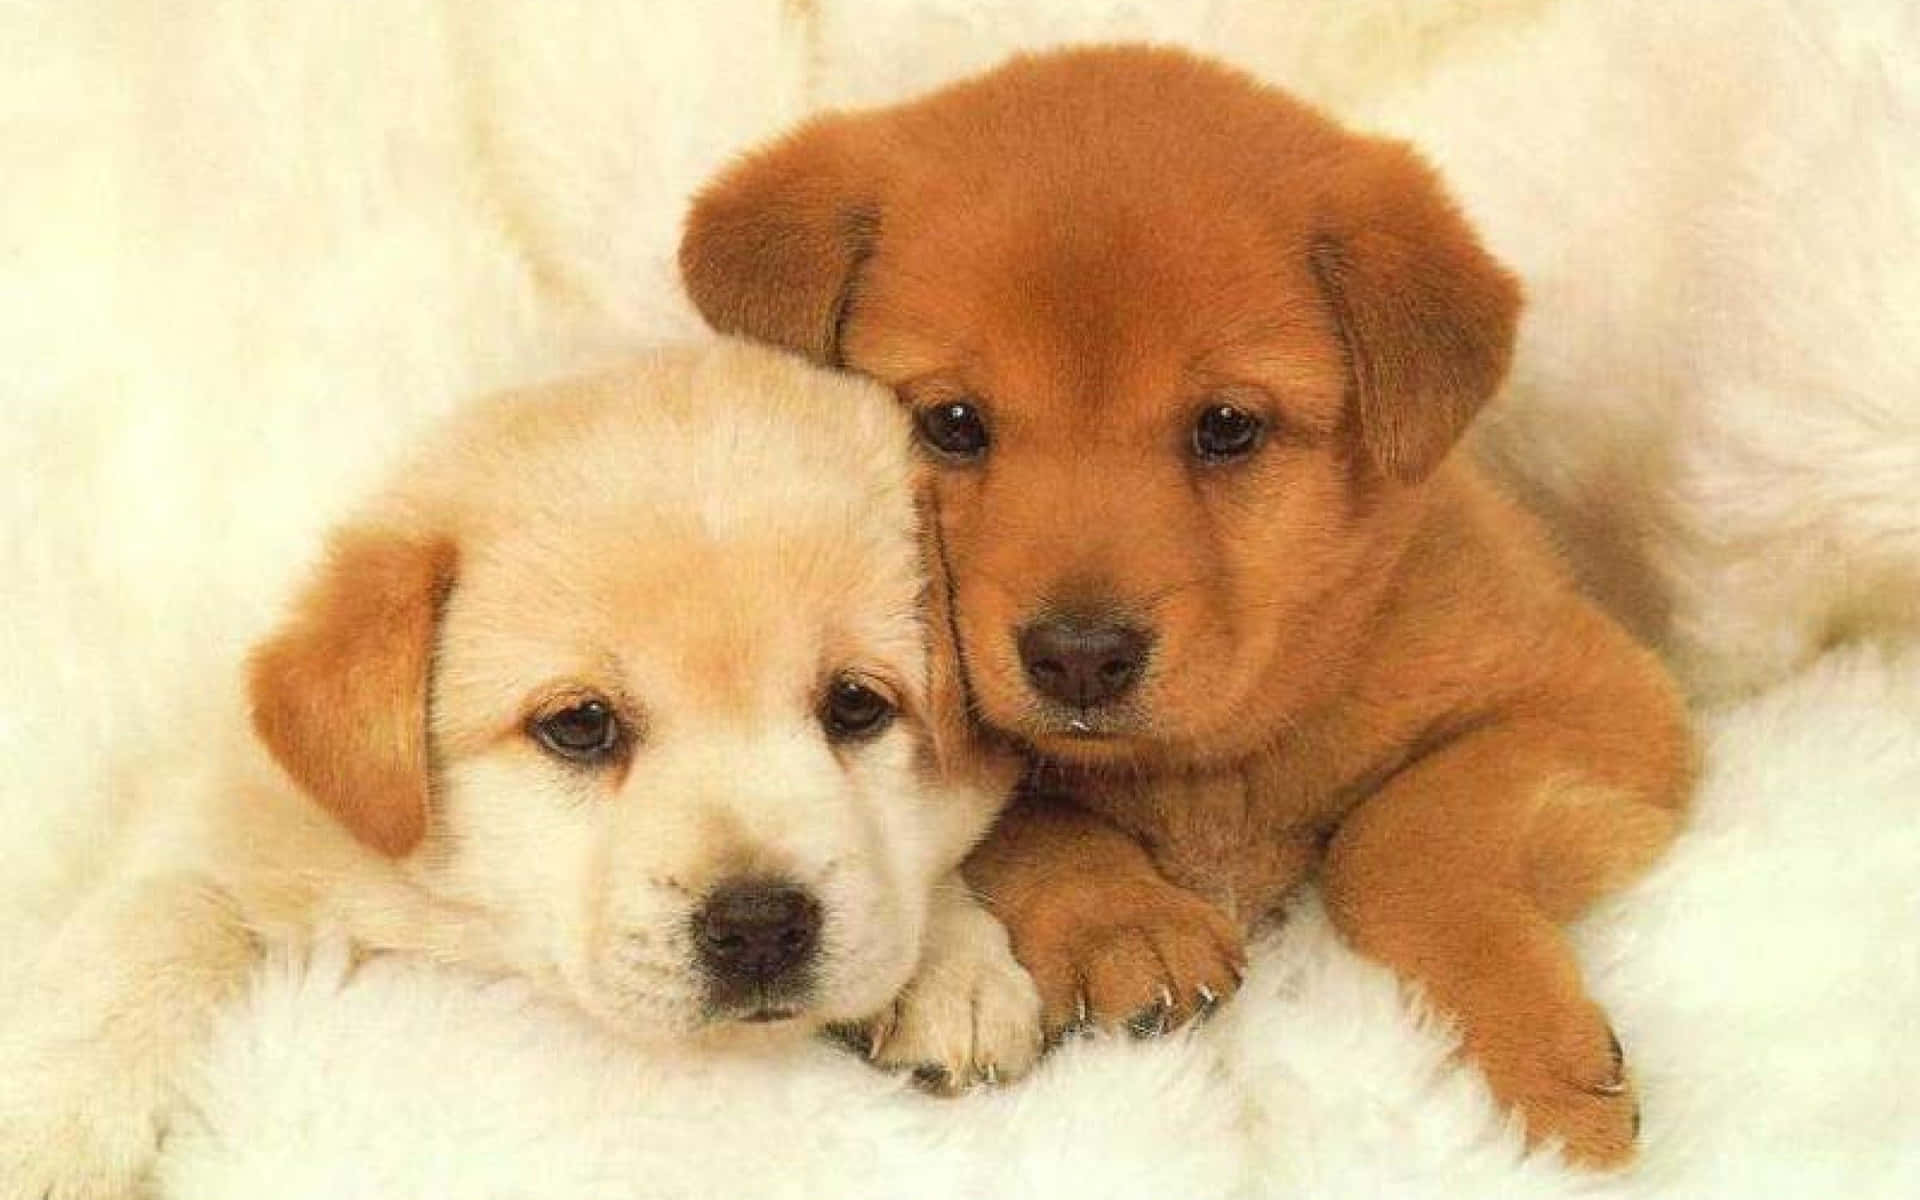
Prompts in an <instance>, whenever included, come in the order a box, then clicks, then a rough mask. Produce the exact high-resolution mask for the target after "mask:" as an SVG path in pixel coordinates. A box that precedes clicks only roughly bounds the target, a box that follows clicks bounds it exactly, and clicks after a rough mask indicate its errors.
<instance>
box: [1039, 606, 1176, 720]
mask: <svg viewBox="0 0 1920 1200" xmlns="http://www.w3.org/2000/svg"><path fill="white" fill-rule="evenodd" d="M1146 661H1147V635H1146V634H1144V633H1142V632H1140V631H1139V630H1138V629H1135V628H1133V627H1132V626H1130V625H1114V624H1109V623H1106V622H1101V621H1088V620H1084V619H1081V618H1077V617H1052V618H1048V619H1047V620H1043V621H1035V622H1034V623H1033V624H1031V625H1029V626H1027V627H1026V628H1025V629H1023V630H1021V631H1020V664H1021V665H1022V666H1023V667H1025V668H1026V671H1027V679H1028V680H1029V681H1031V682H1032V684H1033V686H1034V690H1035V691H1038V692H1039V693H1040V694H1041V695H1043V696H1048V697H1051V698H1052V699H1055V700H1058V701H1060V702H1061V703H1062V704H1071V705H1073V706H1074V707H1076V708H1094V707H1097V706H1099V705H1102V704H1108V703H1111V702H1112V701H1115V700H1118V699H1119V698H1120V697H1122V696H1124V695H1126V694H1127V692H1129V691H1131V690H1132V688H1133V685H1134V684H1135V683H1136V682H1137V681H1138V680H1139V678H1140V668H1141V667H1142V666H1144V665H1145V663H1146Z"/></svg>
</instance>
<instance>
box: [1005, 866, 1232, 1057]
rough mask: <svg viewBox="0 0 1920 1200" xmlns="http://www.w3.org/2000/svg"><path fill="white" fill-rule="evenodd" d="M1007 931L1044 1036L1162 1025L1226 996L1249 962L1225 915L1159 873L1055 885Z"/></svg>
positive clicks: (1153, 1030)
mask: <svg viewBox="0 0 1920 1200" xmlns="http://www.w3.org/2000/svg"><path fill="white" fill-rule="evenodd" d="M1008 929H1009V932H1010V933H1011V935H1012V937H1013V944H1014V951H1015V954H1016V956H1017V957H1018V958H1019V959H1020V961H1021V962H1022V963H1024V964H1025V965H1026V967H1027V970H1029V971H1030V972H1032V973H1033V979H1034V983H1035V984H1036V985H1037V986H1038V987H1039V989H1040V999H1041V1006H1042V1012H1041V1019H1042V1022H1043V1024H1044V1027H1045V1029H1046V1033H1047V1036H1048V1038H1049V1039H1057V1038H1059V1037H1061V1036H1063V1035H1064V1034H1066V1033H1069V1032H1071V1031H1073V1030H1075V1029H1077V1028H1080V1027H1083V1026H1086V1025H1095V1026H1098V1027H1100V1028H1103V1029H1117V1028H1125V1029H1127V1030H1128V1031H1129V1032H1131V1033H1133V1034H1135V1035H1136V1036H1140V1037H1151V1036H1154V1035H1157V1034H1161V1033H1165V1032H1168V1031H1169V1030H1172V1029H1175V1028H1178V1027H1179V1026H1180V1025H1181V1024H1183V1023H1184V1022H1186V1021H1187V1020H1188V1019H1189V1018H1192V1017H1196V1016H1204V1015H1206V1014H1208V1013H1210V1012H1211V1011H1212V1010H1213V1009H1214V1007H1215V1006H1217V1005H1218V1004H1219V1003H1220V1002H1221V1001H1223V1000H1225V999H1226V998H1227V997H1228V996H1230V995H1232V994H1233V992H1234V990H1235V989H1236V988H1238V987H1239V985H1240V977H1241V975H1242V974H1243V973H1244V971H1245V965H1246V952H1245V950H1244V949H1243V948H1242V945H1241V939H1240V931H1239V930H1238V929H1237V928H1235V927H1234V924H1233V922H1232V921H1231V920H1229V919H1228V918H1227V915H1226V914H1225V913H1223V912H1221V911H1220V910H1219V909H1217V908H1215V907H1214V906H1213V905H1211V904H1209V903H1207V902H1206V901H1205V900H1203V899H1201V898H1200V897H1199V896H1197V895H1195V894H1193V893H1192V892H1189V891H1187V890H1186V889H1184V888H1180V887H1176V886H1175V885H1173V884H1171V883H1167V882H1166V881H1164V880H1162V879H1159V878H1157V877H1149V878H1142V879H1128V880H1125V881H1117V882H1114V883H1111V884H1109V885H1107V886H1097V885H1096V886H1089V887H1084V888H1082V887H1075V888H1071V889H1068V888H1061V889H1057V890H1055V891H1053V892H1050V893H1047V894H1044V895H1041V896H1037V897H1036V898H1035V899H1034V900H1033V901H1032V902H1030V903H1029V904H1028V905H1027V906H1026V907H1025V908H1024V909H1023V910H1022V911H1021V912H1020V913H1018V914H1016V915H1015V916H1013V917H1011V918H1010V919H1009V921H1008Z"/></svg>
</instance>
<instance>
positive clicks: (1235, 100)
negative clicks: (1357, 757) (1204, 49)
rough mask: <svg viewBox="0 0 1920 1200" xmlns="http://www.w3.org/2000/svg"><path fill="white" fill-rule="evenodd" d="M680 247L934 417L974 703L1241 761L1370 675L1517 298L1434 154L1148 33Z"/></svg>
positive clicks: (1000, 715)
mask: <svg viewBox="0 0 1920 1200" xmlns="http://www.w3.org/2000/svg"><path fill="white" fill-rule="evenodd" d="M681 266H682V270H683V272H684V274H685V277H686V281H687V285H688V288H689V290H690V292H691V294H692V296H693V299H694V301H695V303H696V304H697V305H698V306H699V308H700V310H701V311H702V312H703V313H704V314H705V315H706V317H707V319H708V320H709V321H711V322H712V323H713V324H714V325H715V326H717V327H719V328H721V329H723V330H729V331H737V332H742V333H746V334H749V335H751V336H755V337H759V338H763V339H766V340H770V341H774V342H778V343H780V344H783V345H786V346H789V347H792V348H794V349H798V350H800V351H802V352H804V353H806V354H808V355H809V356H811V357H813V358H815V359H816V360H819V361H823V362H829V363H836V364H840V365H844V366H846V367H848V368H850V369H854V370H858V371H860V372H863V373H865V374H868V375H871V376H873V377H874V378H876V379H879V380H881V381H882V382H884V383H886V384H888V385H889V386H891V387H892V388H893V389H894V391H895V392H896V394H897V395H898V396H899V397H900V398H901V399H902V400H903V401H904V402H905V403H906V404H908V405H909V406H910V407H911V408H912V409H913V410H914V412H915V413H916V414H917V419H918V426H919V430H920V435H921V441H922V444H923V448H924V449H925V452H926V455H925V456H926V458H927V459H928V461H929V462H930V463H931V464H932V467H931V474H930V479H931V482H930V487H929V494H928V496H927V498H926V501H925V502H926V503H927V504H929V505H931V506H932V508H933V510H934V511H935V513H936V519H935V521H934V522H933V525H934V530H935V538H936V548H937V549H938V550H939V552H940V553H941V554H942V555H943V556H944V561H945V566H946V568H947V570H948V572H949V573H950V576H951V582H952V588H953V595H954V601H955V612H954V626H955V629H956V631H957V633H958V635H959V642H960V649H961V652H962V654H963V656H964V662H965V666H966V669H967V678H968V681H969V683H970V684H971V686H972V688H973V691H974V695H973V697H972V699H973V701H974V702H975V704H976V705H977V706H978V709H979V711H980V712H981V714H982V715H983V716H984V717H985V718H986V719H987V720H988V721H989V722H990V723H992V724H994V725H996V726H999V727H1000V728H1002V729H1005V730H1007V731H1009V732H1012V733H1014V734H1017V735H1019V736H1020V737H1022V738H1024V739H1025V740H1027V741H1028V742H1030V743H1031V744H1033V745H1034V746H1035V747H1037V748H1039V749H1040V750H1042V751H1045V752H1047V753H1050V754H1055V755H1061V756H1065V757H1070V758H1075V759H1080V760H1085V761H1093V762H1099V761H1119V760H1132V761H1137V760H1139V759H1140V758H1142V757H1143V756H1144V757H1154V758H1160V759H1167V760H1174V761H1187V762H1203V761H1207V760H1210V759H1218V758H1225V757H1231V756H1233V755H1235V754H1238V753H1241V752H1244V750H1246V749H1247V748H1249V747H1251V746H1252V745H1254V744H1256V743H1258V742H1259V741H1261V740H1263V739H1264V738H1266V737H1268V736H1270V734H1271V731H1272V730H1273V728H1274V727H1275V725H1276V723H1277V722H1280V721H1284V720H1285V719H1286V717H1287V715H1288V714H1289V713H1294V712H1298V711H1300V710H1301V709H1302V708H1304V707H1306V706H1308V705H1310V704H1312V703H1313V702H1314V701H1315V700H1316V699H1317V698H1319V697H1321V696H1323V695H1324V694H1325V692H1326V690H1327V689H1328V688H1331V687H1334V686H1337V680H1338V678H1339V676H1340V674H1341V668H1342V666H1343V664H1344V663H1345V662H1346V661H1347V660H1348V658H1350V656H1351V655H1352V654H1353V653H1354V651H1355V647H1356V645H1357V643H1358V640H1359V639H1360V637H1361V636H1362V634H1363V631H1364V626H1365V624H1366V622H1367V619H1368V617H1369V614H1370V613H1371V612H1373V611H1374V610H1375V609H1376V607H1377V605H1378V603H1379V597H1380V595H1381V594H1382V592H1383V589H1384V588H1386V587H1387V586H1388V580H1389V577H1390V574H1391V571H1390V567H1391V565H1392V563H1393V562H1394V561H1395V559H1396V558H1397V557H1398V555H1399V553H1400V552H1401V550H1402V548H1403V547H1404V545H1405V539H1406V537H1407V534H1408V530H1409V528H1410V526H1411V522H1412V517H1413V514H1414V512H1415V511H1416V510H1417V507H1418V501H1419V497H1420V495H1421V493H1422V491H1423V490H1424V489H1423V488H1422V487H1421V486H1420V485H1421V484H1422V482H1423V481H1424V480H1426V479H1427V478H1428V477H1429V476H1430V475H1431V474H1432V473H1433V472H1434V471H1435V470H1436V469H1437V468H1438V466H1439V464H1440V462H1441V460H1442V458H1443V457H1444V456H1445V455H1446V453H1447V452H1448V450H1449V449H1450V448H1451V447H1452V445H1453V444H1454V442H1455V440H1456V439H1457V438H1458V437H1459V435H1460V433H1461V431H1462V430H1463V428H1464V427H1465V425H1466V424H1467V422H1468V421H1469V420H1470V419H1471V418H1472V416H1473V414H1474V413H1475V412H1476V411H1477V410H1478V409H1479V407H1480V406H1481V405H1482V404H1483V403H1484V402H1485V401H1486V400H1487V398H1488V397H1489V396H1490V395H1491V394H1492V392H1493V391H1494V389H1495V388H1496V387H1497V386H1498V384H1499V382H1500V379H1501V377H1502V375H1503V374H1504V372H1505V370H1506V366H1507V361H1508V357H1509V354H1510V350H1511V345H1512V339H1513V331H1514V323H1515V319H1516V315H1517V311H1518V307H1519V292H1518V288H1517V286H1516V284H1515V283H1514V281H1513V279H1512V278H1511V277H1510V276H1509V275H1508V274H1507V273H1506V272H1505V271H1504V270H1502V269H1501V267H1500V266H1499V265H1498V264H1497V263H1496V262H1495V261H1494V260H1493V259H1492V258H1491V257H1490V256H1489V255H1488V254H1487V253H1486V252H1485V251H1484V250H1483V249H1482V248H1481V246H1480V245H1479V243H1478V242H1477V241H1476V240H1475V238H1474V236H1473V234H1472V232H1471V231H1470V230H1469V228H1468V227H1467V225H1466V223H1465V222H1464V221H1463V220H1462V219H1461V217H1460V216H1459V214H1458V213H1457V211H1456V210H1455V208H1454V206H1453V205H1452V204H1451V202H1450V201H1449V200H1448V199H1447V198H1446V196H1445V195H1444V194H1443V192H1442V191H1441V189H1440V186H1439V184H1438V183H1437V181H1436V179H1435V177H1434V175H1433V173H1432V172H1431V171H1430V170H1429V169H1428V168H1427V167H1426V166H1425V165H1423V164H1422V163H1421V162H1420V160H1419V159H1418V158H1417V157H1416V156H1415V155H1414V154H1413V153H1412V152H1411V151H1409V150H1408V149H1407V148H1405V147H1404V146H1402V145H1400V144H1397V143H1392V142H1385V141H1379V140H1375V139H1370V138H1363V137H1358V136H1355V135H1352V134H1349V133H1346V132H1344V131H1342V130H1341V129H1339V128H1338V127H1336V126H1335V125H1333V124H1332V123H1330V122H1329V121H1327V120H1325V119H1324V118H1322V117H1321V116H1319V115H1318V114H1316V113H1314V112H1313V111H1312V110H1310V109H1308V108H1305V107H1303V106H1302V105H1300V104H1299V103H1297V102H1295V101H1293V100H1291V99H1289V98H1288V97H1286V96H1285V95H1283V94H1281V93H1279V92H1277V91H1274V90H1272V89H1269V88H1265V87H1262V86H1260V85H1258V84H1256V83H1255V82H1253V81H1252V80H1250V79H1248V78H1246V77H1245V76H1242V75H1240V74H1238V73H1235V72H1232V71H1229V70H1227V69H1225V68H1222V67H1220V66H1217V65H1214V64H1211V63H1208V62H1206V61H1203V60H1200V59H1196V58H1193V57H1191V56H1188V55H1185V54H1182V53H1179V52H1175V51H1168V50H1152V49H1142V48H1110V49H1091V50H1077V51H1069V52H1065V53H1060V54H1053V55H1048V56H1043V57H1035V58H1023V59H1018V60H1015V61H1014V62H1012V63H1011V64H1009V65H1007V66H1005V67H1002V68H1001V69H999V70H997V71H995V72H992V73H990V74H988V75H985V76H982V77H980V78H978V79H974V80H971V81H968V82H965V83H962V84H959V85H956V86H954V87H951V88H948V89H946V90H944V91H940V92H937V93H934V94H933V95H931V96H928V97H926V98H924V99H922V100H919V101H917V102H914V103H911V104H908V105H905V106H902V107H899V108H894V109H887V110H880V111H876V112H870V113H861V114H853V115H844V116H833V117H828V118H826V119H823V120H821V121H818V122H816V123H814V124H811V125H809V126H806V127H804V128H802V129H801V130H799V131H798V132H796V133H794V134H793V135H791V136H789V137H788V138H786V139H785V140H783V141H781V142H778V143H776V144H775V145H773V146H771V147H769V148H767V149H765V150H763V151H761V152H759V153H757V154H755V155H753V156H751V157H749V158H747V159H746V160H744V161H743V162H741V163H740V164H738V165H737V166H735V167H734V168H733V169H732V170H731V171H729V172H728V173H727V174H725V175H723V176H722V177H721V178H719V179H718V180H717V181H715V182H714V183H713V184H712V185H711V186H710V187H709V188H708V189H707V190H706V191H705V192H704V193H703V194H702V195H701V196H700V198H699V199H698V201H697V202H696V204H695V206H694V208H693V211H692V213H691V215H690V217H689V220H688V227H687V231H686V237H685V240H684V242H683V244H682V246H681ZM1255 697H1258V698H1259V700H1258V707H1257V709H1256V708H1251V707H1250V703H1251V702H1252V701H1253V700H1254V699H1255Z"/></svg>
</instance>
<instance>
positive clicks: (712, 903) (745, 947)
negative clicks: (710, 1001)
mask: <svg viewBox="0 0 1920 1200" xmlns="http://www.w3.org/2000/svg"><path fill="white" fill-rule="evenodd" d="M693 941H694V946H695V951H696V953H697V954H698V955H699V959H700V966H701V969H702V970H704V971H705V972H706V974H707V976H708V978H709V980H710V981H711V983H712V991H713V993H714V999H715V1000H716V1002H718V1003H719V1004H720V1005H722V1006H724V1007H735V1006H738V1005H740V1004H743V1003H749V1002H751V1001H752V1000H754V999H756V998H757V999H762V1000H773V999H777V998H780V997H786V996H792V995H795V994H797V993H799V992H802V991H804V990H805V988H806V985H807V982H808V979H807V977H808V976H809V974H810V973H811V972H810V968H811V967H812V965H813V960H814V957H815V955H816V952H817V951H818V949H819V946H820V902H819V901H818V900H817V899H815V898H814V896H813V893H811V892H809V891H807V890H806V889H805V888H802V887H799V886H797V885H795V884H791V883H787V882H785V881H782V880H773V879H748V880H737V881H735V882H732V883H726V884H722V885H721V886H720V887H718V888H715V889H714V890H713V892H712V893H711V894H709V895H708V897H707V900H706V903H705V904H703V905H701V906H700V908H699V909H698V910H697V911H696V912H695V913H694V914H693Z"/></svg>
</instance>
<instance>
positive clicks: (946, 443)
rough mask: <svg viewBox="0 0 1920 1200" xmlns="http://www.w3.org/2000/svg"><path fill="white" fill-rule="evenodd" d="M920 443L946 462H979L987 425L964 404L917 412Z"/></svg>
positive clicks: (983, 451) (957, 402) (974, 409)
mask: <svg viewBox="0 0 1920 1200" xmlns="http://www.w3.org/2000/svg"><path fill="white" fill-rule="evenodd" d="M920 440H921V441H924V442H925V443H926V444H927V445H929V446H932V447H933V448H934V449H935V450H938V451H939V452H940V453H942V454H944V455H946V456H948V457H949V458H963V459H964V458H978V457H980V456H981V455H982V454H984V453H986V450H987V423H986V422H985V421H983V420H982V419H981V418H980V410H979V409H977V408H975V407H974V406H973V405H971V404H967V403H965V402H964V401H954V402H952V403H949V404H936V405H934V406H932V407H931V408H923V409H921V410H920Z"/></svg>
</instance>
